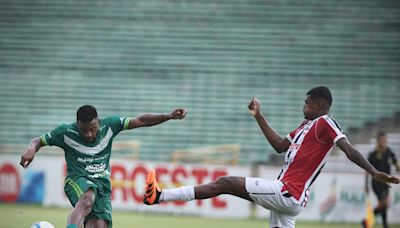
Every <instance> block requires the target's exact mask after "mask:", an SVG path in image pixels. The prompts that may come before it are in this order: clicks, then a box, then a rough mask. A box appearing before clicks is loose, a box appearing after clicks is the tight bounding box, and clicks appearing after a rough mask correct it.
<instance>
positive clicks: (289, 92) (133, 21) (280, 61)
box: [0, 0, 400, 164]
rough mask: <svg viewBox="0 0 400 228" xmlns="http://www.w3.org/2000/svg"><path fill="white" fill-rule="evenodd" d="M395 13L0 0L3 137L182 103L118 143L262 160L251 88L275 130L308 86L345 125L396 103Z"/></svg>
mask: <svg viewBox="0 0 400 228" xmlns="http://www.w3.org/2000/svg"><path fill="white" fill-rule="evenodd" d="M398 15H400V2H399V1H397V0H389V1H361V2H360V1H355V0H349V1H334V2H321V1H317V0H313V1H304V0H302V1H264V0H262V1H261V0H256V1H243V0H235V1H230V0H229V1H228V0H222V1H218V2H215V1H177V0H168V1H160V0H158V1H153V0H151V1H148V0H146V1H144V0H141V1H128V0H121V1H105V0H101V1H95V2H93V1H82V0H80V1H78V0H71V1H60V0H57V1H48V0H37V1H25V0H12V1H11V0H2V1H1V4H0V53H1V54H0V80H1V83H0V95H1V96H0V104H1V112H0V145H2V147H3V148H10V147H11V148H12V147H14V146H17V145H25V144H27V143H28V141H29V140H30V139H31V138H32V137H35V136H38V135H40V134H42V133H45V132H46V131H49V130H51V129H52V128H54V127H55V126H56V124H58V123H60V122H71V121H74V116H75V110H76V109H77V108H78V107H79V106H80V105H83V104H87V103H90V104H93V105H95V106H96V107H97V108H98V110H99V113H100V115H114V114H120V115H125V116H137V115H139V114H141V113H146V112H169V111H172V110H173V109H174V108H175V107H185V108H187V109H188V111H189V114H188V117H187V119H186V120H185V121H183V122H169V123H166V124H164V125H161V126H157V127H155V128H149V129H140V130H137V131H132V132H126V133H121V135H120V136H119V137H118V138H117V139H118V140H121V141H126V140H137V141H138V142H140V143H138V144H140V154H139V155H138V157H139V158H140V159H153V160H154V159H157V160H163V161H166V160H170V159H171V153H172V152H173V151H175V150H186V149H192V148H203V147H212V146H218V145H225V144H238V145H239V147H240V155H239V163H241V164H248V163H250V162H254V161H268V159H269V155H270V154H271V153H272V148H271V147H270V146H269V145H268V144H267V143H266V142H265V140H264V139H263V136H262V135H261V133H260V131H259V130H258V127H257V124H256V123H255V121H254V120H253V119H252V118H251V117H250V115H249V114H248V112H247V110H246V105H247V103H248V102H249V101H250V99H251V98H252V97H254V96H255V97H258V98H259V99H260V100H261V101H262V103H263V110H264V113H265V114H266V116H268V117H269V119H270V121H271V123H272V125H273V126H274V127H275V128H276V129H277V130H278V132H279V133H281V134H286V133H288V132H289V131H290V130H292V129H294V128H296V127H297V126H298V124H299V123H300V122H301V121H302V118H303V117H302V112H301V111H302V105H303V104H302V103H303V99H304V96H305V93H306V92H307V90H308V89H310V88H311V87H313V86H317V85H327V86H329V87H330V88H331V89H332V91H333V95H334V103H333V107H332V115H333V116H334V117H335V118H336V119H337V120H338V121H339V123H341V125H342V128H343V129H344V131H346V130H348V129H350V128H357V127H361V126H363V124H364V123H365V122H368V121H375V120H377V119H378V118H382V117H390V116H392V115H393V113H394V112H398V111H400V106H399V100H400V76H399V75H400V64H399V58H398V53H399V48H400V42H399V40H400V27H399V18H398ZM138 148H139V147H137V148H136V149H138ZM17 152H20V151H17Z"/></svg>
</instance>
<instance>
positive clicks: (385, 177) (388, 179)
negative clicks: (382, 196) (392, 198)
mask: <svg viewBox="0 0 400 228" xmlns="http://www.w3.org/2000/svg"><path fill="white" fill-rule="evenodd" d="M373 177H374V179H375V180H377V181H380V182H382V183H385V184H386V185H388V186H389V183H392V184H399V183H400V178H398V177H395V176H391V175H389V174H386V173H384V172H380V171H378V172H376V173H375V174H374V175H373ZM389 187H390V186H389Z"/></svg>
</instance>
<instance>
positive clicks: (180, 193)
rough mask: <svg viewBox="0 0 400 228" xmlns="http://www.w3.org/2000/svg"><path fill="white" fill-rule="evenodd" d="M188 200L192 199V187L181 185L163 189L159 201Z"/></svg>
mask: <svg viewBox="0 0 400 228" xmlns="http://www.w3.org/2000/svg"><path fill="white" fill-rule="evenodd" d="M176 200H181V201H190V200H194V187H193V186H182V187H179V188H172V189H163V190H162V191H161V195H160V201H176Z"/></svg>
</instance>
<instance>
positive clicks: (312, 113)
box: [303, 95, 318, 120]
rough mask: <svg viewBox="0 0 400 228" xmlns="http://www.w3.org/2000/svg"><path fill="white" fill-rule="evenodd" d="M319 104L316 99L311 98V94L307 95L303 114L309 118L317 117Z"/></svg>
mask: <svg viewBox="0 0 400 228" xmlns="http://www.w3.org/2000/svg"><path fill="white" fill-rule="evenodd" d="M317 110H318V104H317V101H316V100H313V99H311V98H310V95H307V97H306V99H305V100H304V106H303V114H304V118H306V119H308V120H312V119H315V118H316V117H317V116H318V115H317Z"/></svg>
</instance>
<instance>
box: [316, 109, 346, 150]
mask: <svg viewBox="0 0 400 228" xmlns="http://www.w3.org/2000/svg"><path fill="white" fill-rule="evenodd" d="M317 137H318V138H319V139H320V140H322V141H323V142H326V143H333V144H336V142H337V141H338V140H339V139H341V138H345V137H346V135H345V134H344V133H343V131H342V129H341V128H340V126H339V124H338V123H337V122H336V121H335V120H334V119H333V118H332V117H330V116H324V117H323V118H321V119H319V120H318V129H317Z"/></svg>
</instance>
